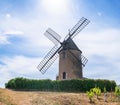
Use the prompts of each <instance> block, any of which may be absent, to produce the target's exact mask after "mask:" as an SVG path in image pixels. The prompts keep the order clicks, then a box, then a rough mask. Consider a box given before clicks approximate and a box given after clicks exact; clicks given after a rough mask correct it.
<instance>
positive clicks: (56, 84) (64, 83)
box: [5, 78, 116, 94]
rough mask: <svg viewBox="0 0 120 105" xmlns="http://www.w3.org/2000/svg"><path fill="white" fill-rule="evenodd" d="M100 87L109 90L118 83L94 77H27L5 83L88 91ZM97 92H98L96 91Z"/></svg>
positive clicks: (22, 87)
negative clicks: (62, 78)
mask: <svg viewBox="0 0 120 105" xmlns="http://www.w3.org/2000/svg"><path fill="white" fill-rule="evenodd" d="M95 85H96V87H99V89H101V91H103V90H104V87H106V88H107V89H108V90H107V91H109V90H111V88H112V90H114V88H115V86H116V83H115V82H114V81H109V80H94V79H72V80H54V81H52V80H49V79H46V80H34V79H26V78H15V79H11V80H9V81H8V83H6V84H5V87H6V88H10V89H16V90H17V89H18V90H40V91H64V92H86V91H89V90H90V89H91V88H94V87H95ZM96 94H97V93H96Z"/></svg>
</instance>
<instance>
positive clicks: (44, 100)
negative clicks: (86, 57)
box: [0, 89, 120, 105]
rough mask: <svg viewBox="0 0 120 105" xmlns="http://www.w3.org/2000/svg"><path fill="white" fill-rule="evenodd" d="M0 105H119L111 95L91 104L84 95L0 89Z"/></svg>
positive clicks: (95, 99) (95, 100)
mask: <svg viewBox="0 0 120 105" xmlns="http://www.w3.org/2000/svg"><path fill="white" fill-rule="evenodd" d="M0 105H120V102H116V97H115V96H114V94H113V93H109V94H108V97H107V102H104V97H103V94H102V95H101V96H99V99H97V98H96V97H94V98H93V103H90V102H89V99H88V97H87V95H86V94H85V93H62V92H40V91H33V92H31V91H29V92H26V91H12V90H8V89H0Z"/></svg>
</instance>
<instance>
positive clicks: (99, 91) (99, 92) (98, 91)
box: [91, 87, 101, 99]
mask: <svg viewBox="0 0 120 105" xmlns="http://www.w3.org/2000/svg"><path fill="white" fill-rule="evenodd" d="M91 91H93V92H94V94H95V95H96V96H97V99H98V96H100V95H101V89H100V88H99V87H97V88H93V89H91Z"/></svg>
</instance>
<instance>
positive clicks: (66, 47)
mask: <svg viewBox="0 0 120 105" xmlns="http://www.w3.org/2000/svg"><path fill="white" fill-rule="evenodd" d="M70 49H71V50H78V51H80V52H82V51H81V50H80V49H79V48H78V47H77V45H76V44H75V43H74V41H73V40H72V39H71V38H69V39H67V40H66V41H65V43H64V44H63V47H62V49H61V50H70Z"/></svg>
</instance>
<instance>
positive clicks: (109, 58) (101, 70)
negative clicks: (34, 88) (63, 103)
mask: <svg viewBox="0 0 120 105" xmlns="http://www.w3.org/2000/svg"><path fill="white" fill-rule="evenodd" d="M119 10H120V1H119V0H0V87H4V84H5V83H6V82H7V81H8V80H9V79H11V78H15V77H26V78H34V79H44V78H50V79H55V78H56V75H57V74H58V60H57V61H56V62H55V63H54V64H53V65H52V66H51V68H50V69H49V70H48V71H47V72H46V73H45V74H44V75H42V74H41V73H40V72H39V71H38V70H37V68H36V67H37V65H38V64H39V62H40V61H41V60H42V58H43V57H44V56H45V54H46V53H47V52H48V51H49V50H50V49H51V48H52V47H53V46H54V44H53V43H52V42H51V41H50V40H49V39H47V38H46V37H45V36H44V32H45V31H46V30H47V29H48V28H49V27H50V28H52V29H53V30H55V31H56V32H57V33H58V34H59V35H61V37H62V39H63V38H64V37H65V36H66V35H67V34H68V29H71V28H72V27H73V26H74V25H75V24H76V23H77V21H78V20H79V19H80V18H81V17H86V18H87V19H89V20H90V24H89V25H88V26H87V27H86V28H85V29H84V30H83V31H82V32H80V33H79V35H77V36H76V37H75V38H74V41H75V43H76V44H77V46H78V47H79V48H80V49H81V50H82V52H83V55H84V56H86V57H87V58H88V60H89V61H88V63H87V65H86V67H85V68H84V69H83V74H84V77H87V78H95V79H98V78H99V79H110V80H115V81H116V82H117V84H120V80H119V74H120V57H119V54H120V47H119V45H120V11H119Z"/></svg>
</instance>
